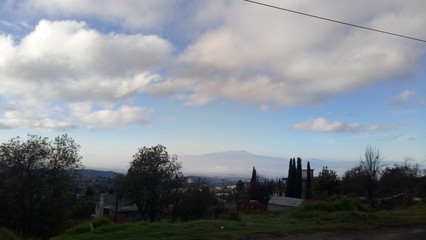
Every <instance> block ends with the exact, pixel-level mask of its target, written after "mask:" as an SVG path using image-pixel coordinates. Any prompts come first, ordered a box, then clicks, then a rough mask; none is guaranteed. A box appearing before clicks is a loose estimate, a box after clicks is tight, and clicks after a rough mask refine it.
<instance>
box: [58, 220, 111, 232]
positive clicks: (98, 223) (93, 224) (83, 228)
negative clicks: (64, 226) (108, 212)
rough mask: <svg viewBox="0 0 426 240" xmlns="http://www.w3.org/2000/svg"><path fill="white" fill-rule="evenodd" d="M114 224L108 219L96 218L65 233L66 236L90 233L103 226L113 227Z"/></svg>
mask: <svg viewBox="0 0 426 240" xmlns="http://www.w3.org/2000/svg"><path fill="white" fill-rule="evenodd" d="M111 224H112V222H111V221H110V220H109V219H108V218H96V219H93V221H87V222H84V223H81V224H79V225H77V226H76V227H74V228H72V229H70V230H69V231H67V232H66V233H65V235H78V234H84V233H88V232H90V231H93V230H95V229H97V228H100V227H102V226H106V225H111Z"/></svg>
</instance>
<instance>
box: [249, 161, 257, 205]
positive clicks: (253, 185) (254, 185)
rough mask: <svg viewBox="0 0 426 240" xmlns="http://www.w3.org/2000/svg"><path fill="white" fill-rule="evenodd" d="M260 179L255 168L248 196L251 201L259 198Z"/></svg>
mask: <svg viewBox="0 0 426 240" xmlns="http://www.w3.org/2000/svg"><path fill="white" fill-rule="evenodd" d="M258 183H259V179H258V177H257V173H256V168H254V167H253V171H252V173H251V179H250V186H249V189H248V194H249V198H250V200H257V199H258V198H259V186H258V185H259V184H258Z"/></svg>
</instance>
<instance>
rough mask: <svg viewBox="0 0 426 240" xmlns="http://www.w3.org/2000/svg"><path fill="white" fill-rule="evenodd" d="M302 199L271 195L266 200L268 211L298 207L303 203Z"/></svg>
mask: <svg viewBox="0 0 426 240" xmlns="http://www.w3.org/2000/svg"><path fill="white" fill-rule="evenodd" d="M303 201H304V199H300V198H290V197H280V196H272V198H271V200H269V202H268V211H270V212H275V211H285V210H288V209H291V208H294V207H298V206H300V205H301V204H302V203H303Z"/></svg>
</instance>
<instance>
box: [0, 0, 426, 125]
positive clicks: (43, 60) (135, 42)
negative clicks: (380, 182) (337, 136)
mask: <svg viewBox="0 0 426 240" xmlns="http://www.w3.org/2000/svg"><path fill="white" fill-rule="evenodd" d="M264 2H265V3H268V4H275V5H279V6H282V7H288V8H292V9H295V10H303V11H304V12H308V13H312V14H318V15H323V16H328V17H331V18H335V19H341V20H344V21H348V22H353V23H356V24H361V25H364V26H368V27H373V28H379V29H383V30H392V31H394V32H398V33H401V34H406V35H411V36H415V37H418V38H426V32H425V31H424V19H426V12H425V11H423V9H425V8H426V2H425V1H422V0H417V1H415V0H414V1H397V0H393V1H388V0H379V1H374V3H369V4H368V6H366V5H365V3H363V2H341V1H337V2H336V1H332V0H327V1H325V2H324V1H323V2H321V3H317V2H316V1H313V0H306V1H286V2H285V3H284V2H282V1H272V0H271V1H264ZM5 6H7V7H8V9H10V10H16V11H21V15H23V13H29V11H30V9H35V10H36V11H33V12H32V14H30V15H31V18H32V19H37V18H40V19H41V20H38V21H37V24H36V25H35V26H34V28H33V29H31V30H30V31H29V32H28V33H25V34H24V36H22V37H21V38H15V37H13V36H12V35H8V34H1V33H0V52H1V53H2V54H1V55H0V78H1V79H2V80H1V81H0V98H1V99H0V100H1V101H0V104H1V105H0V109H1V110H2V111H1V112H0V113H2V115H0V128H14V127H17V126H25V127H31V128H32V127H36V128H47V129H56V128H60V129H62V128H71V127H89V128H96V127H101V128H103V127H113V126H120V125H127V124H147V123H149V119H150V117H149V116H150V113H151V112H152V109H149V107H147V106H144V104H143V103H136V102H135V98H137V96H141V95H150V96H156V97H160V98H168V99H173V100H177V101H181V102H182V103H183V104H187V105H204V104H207V103H209V102H212V101H216V100H220V99H226V100H231V101H237V102H243V103H248V104H252V105H254V106H256V107H258V108H259V109H260V110H262V111H267V110H269V109H283V108H286V107H290V106H298V105H307V106H312V105H319V104H322V103H324V102H326V101H328V100H330V99H332V98H333V97H335V96H337V95H340V94H344V93H347V92H351V91H354V90H357V89H360V88H362V87H365V86H368V85H371V84H374V83H377V82H379V81H385V80H387V79H393V78H395V77H398V76H402V75H404V74H409V73H412V72H414V71H416V67H417V66H418V65H419V62H420V61H421V59H422V58H423V57H424V55H425V52H426V50H425V48H424V46H422V45H419V44H418V43H416V42H413V41H409V40H406V39H400V38H396V37H392V36H387V35H382V34H378V33H375V32H369V31H365V30H360V29H354V28H350V27H347V26H341V25H338V24H333V23H328V22H322V21H318V20H313V19H310V18H306V17H302V16H298V15H293V14H289V13H286V12H282V11H277V10H274V9H269V8H264V7H260V6H256V5H252V4H248V3H246V2H244V1H214V2H211V1H208V2H205V1H188V2H185V3H183V1H173V2H170V1H158V0H156V1H135V0H127V1H112V0H106V1H85V0H78V1H54V2H52V1H46V0H25V1H20V4H11V3H10V2H8V4H7V5H5ZM15 8H16V9H15ZM182 11H185V13H187V14H188V16H193V17H191V18H190V17H182V15H180V14H177V12H182ZM45 16H49V18H50V20H43V19H42V18H43V17H45ZM59 19H68V20H59ZM76 19H88V20H90V19H95V20H96V21H98V22H100V23H101V24H100V25H101V26H102V24H104V25H105V24H113V25H114V26H116V28H115V30H116V31H113V32H111V33H104V32H103V31H101V30H98V29H97V28H96V27H94V26H92V25H89V24H87V23H86V22H85V21H81V20H76ZM4 22H6V23H11V21H10V20H9V21H7V20H5V21H4ZM15 24H17V25H19V24H22V23H15ZM171 28H173V29H174V31H173V33H174V34H176V36H175V35H168V36H169V38H167V39H166V38H165V37H164V36H163V35H167V34H164V32H167V31H170V29H171ZM129 29H130V30H131V32H132V34H130V33H129V31H128V30H129ZM176 29H178V30H176ZM179 31H181V32H179ZM144 32H150V33H149V34H144ZM153 33H155V34H153ZM182 39H185V41H182ZM180 41H182V42H180ZM412 95H413V94H412V93H411V92H405V93H401V95H400V96H398V97H396V98H395V99H394V100H392V101H393V102H401V101H405V100H407V99H409V98H410V97H412ZM76 106H79V107H82V106H84V107H82V108H81V109H79V110H78V109H77V108H76ZM83 114H84V115H85V116H84V117H83ZM293 128H294V129H310V130H313V131H355V132H356V131H374V129H376V128H382V127H381V126H370V127H360V126H357V125H356V124H355V125H354V124H345V123H342V122H339V121H335V122H328V121H327V120H325V119H322V118H319V119H315V120H311V121H308V122H305V123H300V124H296V125H294V126H293ZM370 128H371V129H370ZM369 129H370V130H369Z"/></svg>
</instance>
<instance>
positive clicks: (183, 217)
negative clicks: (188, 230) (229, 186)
mask: <svg viewBox="0 0 426 240" xmlns="http://www.w3.org/2000/svg"><path fill="white" fill-rule="evenodd" d="M177 198H178V201H177V202H176V203H175V204H174V205H173V213H172V221H173V222H180V221H190V220H196V219H203V218H207V217H209V216H210V215H213V211H214V210H215V209H213V207H214V206H216V205H217V204H218V200H217V199H216V198H215V197H213V196H212V195H211V194H210V191H209V189H208V188H207V187H202V188H192V189H188V190H187V191H185V192H182V193H179V194H178V197H177Z"/></svg>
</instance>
